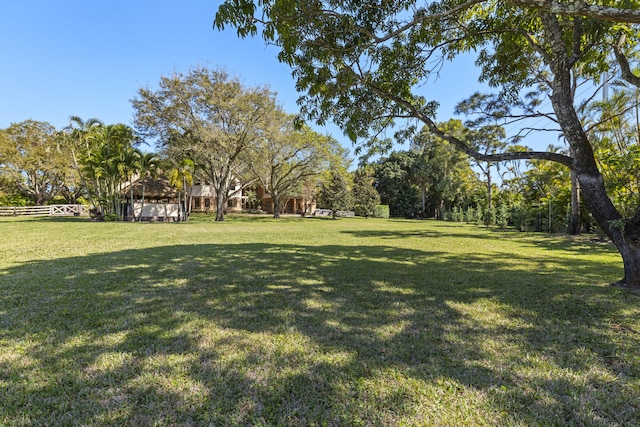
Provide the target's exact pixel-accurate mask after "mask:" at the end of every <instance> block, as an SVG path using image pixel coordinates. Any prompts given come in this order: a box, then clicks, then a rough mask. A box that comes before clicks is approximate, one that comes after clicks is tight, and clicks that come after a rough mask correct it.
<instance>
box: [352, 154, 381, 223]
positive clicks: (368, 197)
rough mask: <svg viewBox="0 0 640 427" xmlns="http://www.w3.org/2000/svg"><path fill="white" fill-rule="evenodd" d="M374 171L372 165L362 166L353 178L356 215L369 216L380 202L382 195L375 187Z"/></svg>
mask: <svg viewBox="0 0 640 427" xmlns="http://www.w3.org/2000/svg"><path fill="white" fill-rule="evenodd" d="M374 179H375V178H374V171H373V168H371V167H362V168H359V169H358V170H357V171H356V172H355V176H354V178H353V203H354V210H355V211H356V215H360V216H364V217H365V218H369V217H370V216H373V215H374V214H375V212H376V207H377V206H378V205H379V204H380V195H379V194H378V191H377V190H376V189H375V188H374V186H373V182H374Z"/></svg>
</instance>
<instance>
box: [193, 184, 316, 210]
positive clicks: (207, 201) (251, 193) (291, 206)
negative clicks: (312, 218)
mask: <svg viewBox="0 0 640 427" xmlns="http://www.w3.org/2000/svg"><path fill="white" fill-rule="evenodd" d="M233 191H234V193H233V194H232V195H231V196H230V197H229V200H228V202H227V212H243V211H258V212H266V213H273V200H272V198H271V196H270V195H269V193H268V192H267V191H265V189H264V187H262V186H253V187H249V188H244V189H241V185H240V184H239V183H237V184H236V186H235V188H234V190H233ZM215 200H216V196H215V191H214V189H213V187H212V186H211V185H208V184H201V183H198V184H194V185H193V186H192V187H191V211H192V212H209V211H210V210H212V209H215ZM283 201H284V202H285V205H284V206H283V209H282V211H281V213H283V214H297V215H302V214H304V213H307V214H310V213H312V212H313V211H314V210H315V208H316V201H315V199H314V198H313V195H310V196H307V197H305V196H304V195H299V194H296V195H293V196H290V197H288V198H286V199H285V200H283Z"/></svg>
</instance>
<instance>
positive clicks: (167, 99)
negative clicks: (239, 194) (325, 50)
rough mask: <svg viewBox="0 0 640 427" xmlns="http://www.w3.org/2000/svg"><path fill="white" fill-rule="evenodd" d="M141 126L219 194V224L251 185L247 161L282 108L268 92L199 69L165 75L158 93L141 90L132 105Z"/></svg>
mask: <svg viewBox="0 0 640 427" xmlns="http://www.w3.org/2000/svg"><path fill="white" fill-rule="evenodd" d="M132 104H133V107H134V109H135V126H136V128H137V129H138V130H139V131H140V132H141V133H142V134H143V135H145V136H148V137H152V138H157V140H158V142H159V144H160V145H161V147H163V149H164V151H165V152H166V153H167V154H168V155H169V156H171V157H174V158H178V159H181V158H188V159H191V160H192V161H193V162H194V165H195V169H196V174H198V175H199V176H200V177H201V179H202V180H203V181H207V182H209V183H210V184H211V185H212V186H213V187H214V189H215V192H216V220H217V221H222V220H223V219H224V211H225V209H226V205H227V201H228V199H229V196H231V195H232V194H233V193H234V192H236V191H240V189H239V188H238V187H237V185H236V184H237V183H238V182H239V181H240V182H242V183H243V184H244V185H250V183H251V180H250V179H243V178H245V177H248V175H249V174H250V172H249V170H248V168H247V162H246V161H244V160H246V158H245V157H246V156H247V155H248V153H249V151H250V148H251V147H252V146H254V145H255V144H256V143H257V141H259V140H261V139H262V138H264V137H265V135H266V133H267V131H268V128H269V126H270V123H271V120H272V118H273V117H274V114H276V113H277V112H278V111H279V109H278V106H277V103H276V100H275V94H274V93H273V92H271V91H270V90H269V88H267V87H245V86H244V85H243V84H242V83H241V82H240V81H239V80H238V79H237V78H233V77H231V76H230V75H228V74H227V73H226V72H225V71H223V70H220V69H217V70H209V69H207V68H204V67H199V68H195V69H193V70H191V71H190V72H188V73H187V74H181V73H175V74H173V75H171V76H163V77H162V78H161V79H160V83H159V86H158V88H156V89H152V88H141V89H140V90H139V91H138V96H137V97H136V98H134V99H133V100H132Z"/></svg>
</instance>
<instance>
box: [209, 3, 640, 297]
mask: <svg viewBox="0 0 640 427" xmlns="http://www.w3.org/2000/svg"><path fill="white" fill-rule="evenodd" d="M258 6H259V7H260V10H258V9H257V7H258ZM215 23H216V25H217V26H218V27H224V26H225V25H233V26H235V27H236V28H237V29H238V34H239V35H240V36H247V35H251V34H256V33H257V32H258V30H261V32H262V35H263V37H264V38H265V39H266V40H267V41H268V42H270V43H274V44H275V45H277V46H278V47H279V48H280V52H279V56H278V57H279V59H280V60H281V61H283V62H285V63H287V64H289V65H291V66H292V67H293V74H294V76H295V77H296V79H297V88H298V89H299V90H300V91H301V92H303V93H306V95H304V96H303V97H302V98H301V104H302V105H303V112H304V113H306V114H307V115H308V116H310V117H313V118H315V119H316V120H319V121H321V122H322V121H325V120H327V119H329V118H332V119H333V120H334V121H336V122H337V123H338V124H339V125H341V126H342V127H343V128H344V129H345V131H346V133H347V135H349V136H350V137H351V138H352V139H354V140H355V139H358V138H361V137H366V136H368V135H369V134H370V131H371V130H372V129H373V130H375V131H378V130H380V129H381V128H384V127H388V126H393V125H397V122H398V119H406V118H409V119H413V120H414V121H419V122H422V123H423V124H424V125H426V126H427V127H428V128H429V130H430V131H431V132H433V133H435V134H436V135H438V136H439V137H441V138H443V139H446V140H448V141H449V142H451V143H453V144H455V145H456V146H458V148H460V149H461V150H463V151H464V152H466V153H467V154H469V155H471V156H473V157H474V158H476V159H478V160H482V161H504V160H513V159H540V160H550V161H554V162H558V163H560V164H563V165H565V166H567V167H568V168H570V169H571V170H572V171H573V172H574V173H575V176H576V178H577V180H578V182H579V183H580V188H581V193H582V196H583V199H584V201H585V202H586V204H587V205H588V207H589V209H590V210H591V212H592V214H593V216H594V218H595V220H596V221H597V223H598V225H599V226H600V228H601V229H602V230H603V231H604V232H605V233H606V234H607V235H608V236H609V238H610V239H611V240H612V241H613V243H614V244H615V245H616V247H617V249H618V250H619V251H620V254H621V255H622V260H623V264H624V274H625V275H624V278H623V279H622V280H621V281H620V282H619V284H621V285H625V286H629V287H633V288H640V209H636V210H635V212H634V214H633V216H631V217H628V218H623V217H622V215H621V213H620V212H619V211H618V210H617V209H616V208H615V206H614V204H613V203H612V201H611V199H610V198H609V196H608V195H607V192H606V188H605V185H604V180H603V177H602V175H601V173H600V170H599V169H598V163H597V161H596V158H595V155H594V151H593V149H592V146H591V144H590V142H589V139H588V135H587V129H585V127H584V126H583V124H582V122H581V120H580V118H579V115H578V114H577V106H578V105H579V103H580V102H582V101H583V100H582V99H579V98H578V97H577V96H576V93H577V87H578V86H579V85H580V84H582V83H584V82H585V81H588V80H593V81H596V82H597V81H599V79H600V78H601V75H602V73H603V72H604V71H609V72H611V73H619V74H620V75H621V76H622V77H623V78H625V79H626V80H628V81H629V82H631V83H632V84H634V85H636V86H637V85H640V76H638V75H635V74H633V73H632V72H631V70H632V67H631V66H630V65H631V64H630V63H629V59H628V56H627V53H628V52H629V51H631V50H632V49H634V48H635V46H636V43H637V41H638V39H639V35H640V34H639V31H638V26H637V25H636V24H637V23H640V9H637V8H636V7H635V3H628V2H620V3H612V2H600V1H598V0H589V1H580V2H563V1H558V0H506V1H503V2H495V1H490V0H441V1H435V2H432V1H426V0H408V1H389V2H379V1H377V0H375V1H374V0H357V1H356V0H343V1H334V0H264V1H261V2H259V3H257V4H256V3H254V2H253V1H252V0H227V1H225V3H223V4H222V5H221V6H220V8H219V9H218V12H217V15H216V20H215ZM471 52H474V53H475V54H476V64H477V65H478V66H479V67H480V68H481V75H480V78H481V80H482V81H484V82H486V83H488V84H489V86H491V87H493V88H495V89H496V93H495V94H494V95H492V96H489V97H487V98H485V100H486V102H481V103H478V104H477V108H476V109H475V110H474V111H472V112H474V113H478V114H479V115H481V116H482V117H485V118H487V119H491V120H496V121H498V122H504V121H505V120H509V119H513V120H515V119H524V118H527V117H530V118H535V119H536V120H537V119H539V118H540V117H542V116H544V117H547V118H548V119H550V120H551V121H552V122H554V123H556V124H557V126H558V128H559V130H561V132H562V134H563V137H564V138H565V140H566V141H567V143H568V145H569V147H570V153H571V155H565V154H561V153H553V152H537V151H533V150H525V151H518V152H510V151H506V152H501V153H490V154H484V153H482V152H478V151H477V150H475V149H474V147H472V146H470V145H469V144H467V143H465V141H462V140H460V139H458V138H456V137H455V136H452V135H449V134H447V133H446V132H444V131H443V130H441V129H440V128H439V127H438V125H437V123H436V121H435V111H436V108H437V102H436V101H435V100H432V99H429V96H428V94H425V93H424V91H425V87H426V86H425V84H424V83H425V82H426V81H427V80H428V79H429V78H430V77H433V76H434V75H436V74H437V73H438V72H439V71H440V70H441V67H442V66H445V65H446V61H447V60H448V59H451V58H455V57H457V56H458V55H461V54H466V53H471ZM611 58H615V63H614V62H612V61H611ZM438 59H440V60H441V61H442V62H439V61H438ZM525 92H526V93H527V94H528V96H523V95H524V93H525ZM545 99H547V100H548V101H550V105H551V107H552V110H551V111H549V112H546V111H543V108H542V105H544V104H543V103H542V102H543V100H545ZM405 130H407V131H412V130H414V129H412V128H411V127H409V128H408V129H405Z"/></svg>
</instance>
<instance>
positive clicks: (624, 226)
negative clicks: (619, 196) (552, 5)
mask: <svg viewBox="0 0 640 427" xmlns="http://www.w3.org/2000/svg"><path fill="white" fill-rule="evenodd" d="M541 18H542V22H543V24H544V26H545V31H546V32H547V35H548V36H549V40H551V46H552V47H551V55H550V62H549V66H550V67H551V70H552V72H553V81H552V84H551V88H552V95H551V103H552V105H553V110H554V111H555V113H556V117H557V119H558V123H559V124H560V127H561V128H562V132H563V134H564V137H565V138H566V140H567V142H568V143H569V146H570V148H571V150H572V153H573V155H574V157H573V162H572V165H571V169H572V171H573V172H574V173H575V176H576V179H577V180H578V183H579V184H580V190H581V193H582V195H583V196H584V201H585V203H586V204H587V206H588V207H589V210H590V211H591V214H592V215H593V218H594V219H595V220H596V222H597V223H598V226H599V227H600V229H602V231H603V232H605V233H606V234H607V236H608V237H609V238H610V239H611V241H612V242H613V244H614V245H615V246H616V248H617V249H618V251H619V252H620V255H621V256H622V261H623V265H624V278H623V279H622V280H621V281H619V282H616V284H618V285H621V286H625V287H629V288H634V289H638V290H640V247H639V245H638V243H639V242H640V210H639V211H638V213H637V214H636V216H635V217H634V219H633V220H631V221H625V220H623V219H622V216H621V215H620V213H619V212H618V210H617V209H616V208H615V206H614V205H613V203H612V202H611V199H610V198H609V196H608V195H607V192H606V189H605V186H604V178H603V177H602V174H600V171H599V170H598V165H597V164H596V161H595V156H594V153H593V149H592V147H591V144H590V143H589V140H588V138H587V135H586V133H585V132H584V129H583V127H582V124H581V122H580V119H579V118H578V115H577V113H576V110H575V107H574V100H573V90H572V86H571V84H572V80H571V62H570V60H569V58H568V56H567V51H566V45H565V43H564V40H563V37H562V31H561V30H560V23H559V22H558V19H557V18H556V17H555V16H554V15H553V14H548V13H541ZM636 231H638V232H636ZM636 236H638V237H636Z"/></svg>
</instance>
